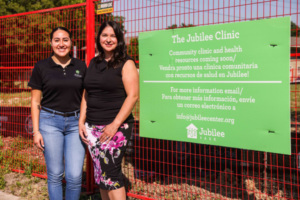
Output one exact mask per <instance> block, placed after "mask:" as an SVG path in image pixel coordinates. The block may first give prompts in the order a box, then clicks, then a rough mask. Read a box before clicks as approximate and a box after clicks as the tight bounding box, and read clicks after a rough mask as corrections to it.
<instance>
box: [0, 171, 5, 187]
mask: <svg viewBox="0 0 300 200" xmlns="http://www.w3.org/2000/svg"><path fill="white" fill-rule="evenodd" d="M5 186H6V181H5V180H4V176H3V175H2V174H1V175H0V189H4V188H5Z"/></svg>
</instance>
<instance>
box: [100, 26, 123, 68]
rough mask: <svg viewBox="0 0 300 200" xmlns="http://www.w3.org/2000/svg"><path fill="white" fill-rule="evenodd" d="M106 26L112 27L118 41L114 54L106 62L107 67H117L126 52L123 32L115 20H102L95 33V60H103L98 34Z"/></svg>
mask: <svg viewBox="0 0 300 200" xmlns="http://www.w3.org/2000/svg"><path fill="white" fill-rule="evenodd" d="M107 26H110V27H112V28H113V30H114V32H115V35H116V37H117V41H118V44H117V47H116V49H115V50H114V54H113V56H112V58H111V59H110V60H109V62H108V67H109V68H110V67H113V68H116V67H119V64H120V63H122V62H124V61H125V60H126V57H127V52H126V45H125V41H124V34H123V32H122V30H121V28H120V26H119V25H118V23H117V22H115V21H106V22H103V23H102V24H101V26H100V28H99V31H98V35H97V41H96V44H97V49H98V52H99V55H98V56H97V57H96V60H97V62H100V61H102V60H104V58H105V54H104V50H103V48H102V46H101V44H100V35H101V33H102V31H103V30H104V29H105V28H106V27H107Z"/></svg>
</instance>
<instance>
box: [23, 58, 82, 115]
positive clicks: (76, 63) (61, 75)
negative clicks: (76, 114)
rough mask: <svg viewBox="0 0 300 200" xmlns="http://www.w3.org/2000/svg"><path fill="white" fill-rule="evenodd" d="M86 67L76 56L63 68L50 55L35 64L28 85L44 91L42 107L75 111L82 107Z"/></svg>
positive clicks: (61, 110)
mask: <svg viewBox="0 0 300 200" xmlns="http://www.w3.org/2000/svg"><path fill="white" fill-rule="evenodd" d="M86 69H87V67H86V64H85V63H84V62H83V61H81V60H79V59H76V58H72V60H71V62H70V64H69V65H68V66H66V67H65V68H63V67H62V66H61V65H58V64H56V63H55V62H54V61H53V59H52V58H51V57H49V58H47V59H44V60H41V61H39V62H37V63H36V64H35V66H34V69H33V71H32V76H31V78H30V81H29V83H28V86H30V87H31V88H32V89H38V90H41V91H42V93H43V98H42V102H41V106H42V107H47V108H51V109H53V110H56V111H60V112H71V111H75V110H78V109H80V102H81V97H82V92H83V79H84V76H85V72H86Z"/></svg>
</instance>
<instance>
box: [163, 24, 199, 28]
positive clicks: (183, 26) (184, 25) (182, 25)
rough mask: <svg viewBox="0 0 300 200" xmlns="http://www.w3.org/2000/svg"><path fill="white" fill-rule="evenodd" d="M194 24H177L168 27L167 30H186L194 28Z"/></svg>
mask: <svg viewBox="0 0 300 200" xmlns="http://www.w3.org/2000/svg"><path fill="white" fill-rule="evenodd" d="M193 26H194V25H193V24H185V23H181V25H180V26H178V25H177V24H173V25H172V26H168V28H167V29H175V28H186V27H193Z"/></svg>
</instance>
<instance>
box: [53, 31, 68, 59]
mask: <svg viewBox="0 0 300 200" xmlns="http://www.w3.org/2000/svg"><path fill="white" fill-rule="evenodd" d="M50 43H51V46H52V50H53V52H54V55H55V56H58V57H62V58H63V57H67V56H69V53H70V50H71V39H70V35H69V33H68V32H66V31H64V30H60V29H59V30H57V31H55V32H54V33H53V37H52V40H51V41H50Z"/></svg>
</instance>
